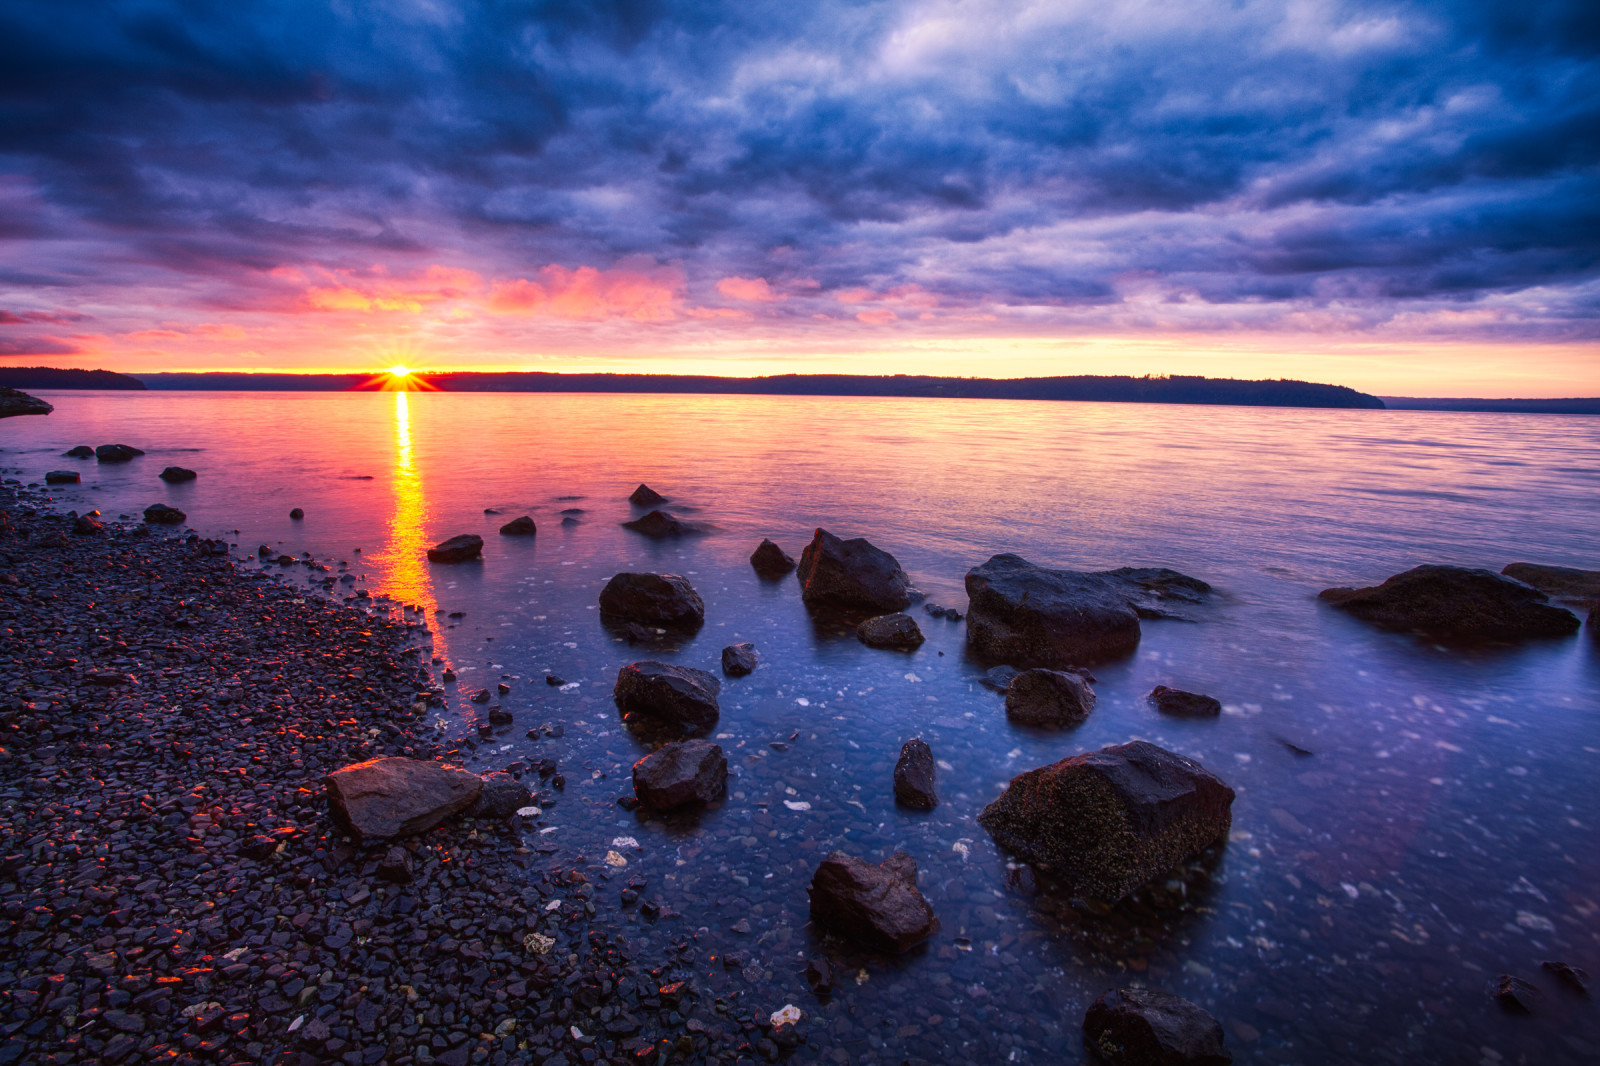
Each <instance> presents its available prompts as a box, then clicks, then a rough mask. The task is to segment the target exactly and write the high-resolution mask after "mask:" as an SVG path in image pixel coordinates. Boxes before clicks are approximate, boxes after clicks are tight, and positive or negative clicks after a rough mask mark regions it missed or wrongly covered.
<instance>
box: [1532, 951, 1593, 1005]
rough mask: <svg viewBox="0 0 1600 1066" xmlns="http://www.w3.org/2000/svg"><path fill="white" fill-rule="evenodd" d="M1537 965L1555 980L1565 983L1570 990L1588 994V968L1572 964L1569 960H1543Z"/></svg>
mask: <svg viewBox="0 0 1600 1066" xmlns="http://www.w3.org/2000/svg"><path fill="white" fill-rule="evenodd" d="M1539 965H1540V966H1542V967H1544V970H1545V972H1546V973H1548V974H1550V975H1551V976H1552V977H1554V978H1555V979H1556V980H1557V981H1560V982H1561V983H1562V984H1564V985H1566V986H1567V987H1568V988H1570V989H1571V990H1572V991H1574V992H1579V993H1582V994H1583V995H1585V996H1587V995H1588V994H1589V971H1588V970H1585V969H1582V968H1580V967H1577V966H1574V965H1572V964H1571V963H1570V962H1553V961H1549V960H1546V961H1545V962H1541V963H1540V964H1539Z"/></svg>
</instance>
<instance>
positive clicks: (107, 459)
mask: <svg viewBox="0 0 1600 1066" xmlns="http://www.w3.org/2000/svg"><path fill="white" fill-rule="evenodd" d="M143 454H144V450H143V449H141V448H135V447H133V445H131V444H102V445H100V447H98V448H96V449H95V450H94V457H95V458H96V459H98V460H99V461H100V462H102V463H125V462H127V461H128V460H129V459H132V458H134V457H135V456H140V455H143Z"/></svg>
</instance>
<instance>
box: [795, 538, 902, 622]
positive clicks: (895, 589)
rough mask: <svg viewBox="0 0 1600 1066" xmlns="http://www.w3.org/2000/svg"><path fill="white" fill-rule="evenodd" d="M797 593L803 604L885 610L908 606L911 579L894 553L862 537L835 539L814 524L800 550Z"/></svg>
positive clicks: (899, 609) (900, 608)
mask: <svg viewBox="0 0 1600 1066" xmlns="http://www.w3.org/2000/svg"><path fill="white" fill-rule="evenodd" d="M799 577H800V598H801V599H802V600H803V601H804V602H805V604H806V606H807V607H830V608H838V609H842V610H850V611H874V612H877V613H880V614H881V613H887V612H891V611H903V610H905V609H906V608H907V607H909V606H911V598H912V597H911V581H910V579H909V578H907V577H906V572H905V571H904V570H902V569H900V564H899V563H898V562H896V561H895V557H894V556H892V555H890V554H889V553H888V552H886V551H884V550H883V549H881V548H877V547H874V546H873V545H872V543H871V542H869V541H868V540H867V539H866V538H865V537H856V538H855V539H854V540H840V539H839V538H838V537H836V536H834V535H833V534H832V533H829V532H828V531H827V530H826V529H818V530H817V532H816V534H815V535H814V536H813V537H812V538H811V543H810V544H807V545H806V547H805V550H804V551H802V552H801V553H800V567H799Z"/></svg>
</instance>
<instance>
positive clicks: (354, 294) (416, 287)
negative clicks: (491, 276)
mask: <svg viewBox="0 0 1600 1066" xmlns="http://www.w3.org/2000/svg"><path fill="white" fill-rule="evenodd" d="M273 273H274V274H276V275H278V276H280V277H284V278H285V279H287V280H291V281H298V280H300V279H301V278H303V277H304V275H303V274H301V273H300V272H299V271H297V270H293V269H283V268H280V270H277V271H274V272H273ZM320 273H321V274H322V276H323V277H324V279H325V280H327V281H330V282H332V284H328V285H313V286H312V287H311V288H308V289H307V290H306V291H305V296H304V299H305V302H306V305H307V306H308V307H310V308H311V309H312V310H316V311H404V312H407V313H410V314H415V313H417V312H418V311H421V310H422V309H423V308H425V307H428V306H429V305H431V304H436V303H442V302H444V301H446V300H456V299H460V298H461V297H463V296H466V295H468V294H470V293H472V292H475V291H477V290H479V289H481V288H482V287H483V278H481V277H480V276H478V275H477V274H475V273H473V272H472V271H470V270H460V269H458V268H455V267H447V266H439V265H437V264H435V265H434V266H430V267H428V268H427V269H426V270H424V271H422V272H421V273H420V274H413V275H412V276H411V277H409V278H389V277H387V272H386V271H385V270H384V269H383V268H382V267H379V268H377V269H376V270H374V271H373V275H372V276H371V277H363V276H357V275H356V274H355V273H354V272H352V271H348V270H336V271H320Z"/></svg>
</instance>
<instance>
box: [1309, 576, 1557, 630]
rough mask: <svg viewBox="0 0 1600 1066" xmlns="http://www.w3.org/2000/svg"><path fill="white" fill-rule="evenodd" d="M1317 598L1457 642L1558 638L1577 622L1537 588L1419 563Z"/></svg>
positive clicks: (1389, 625)
mask: <svg viewBox="0 0 1600 1066" xmlns="http://www.w3.org/2000/svg"><path fill="white" fill-rule="evenodd" d="M1321 596H1322V599H1324V600H1326V601H1328V602H1329V603H1330V604H1332V605H1333V606H1334V607H1336V608H1338V609H1339V610H1341V611H1344V612H1345V613H1347V614H1350V615H1354V616H1355V617H1356V618H1359V619H1361V620H1362V621H1364V622H1367V623H1369V624H1371V625H1374V626H1377V627H1378V628H1379V629H1389V630H1397V631H1401V632H1418V633H1425V634H1428V635H1430V636H1434V637H1443V638H1447V639H1457V640H1494V641H1507V640H1526V639H1530V638H1535V637H1563V636H1566V635H1567V634H1569V633H1575V632H1577V630H1578V625H1579V622H1578V618H1577V616H1576V615H1574V614H1573V613H1572V612H1571V611H1568V610H1566V609H1565V608H1562V607H1556V606H1554V605H1552V604H1551V603H1550V602H1549V598H1548V597H1547V596H1546V595H1545V594H1544V593H1542V592H1540V591H1539V590H1538V589H1536V588H1533V587H1532V586H1529V585H1524V584H1523V583H1522V582H1520V581H1514V580H1512V579H1511V578H1508V577H1502V576H1501V575H1499V574H1497V573H1495V572H1494V571H1493V570H1475V569H1472V568H1469V567H1465V566H1436V565H1425V566H1418V567H1413V568H1412V569H1410V570H1407V571H1406V572H1405V573H1403V574H1396V575H1395V576H1393V577H1391V578H1389V579H1388V580H1387V581H1385V582H1384V583H1383V584H1381V585H1374V586H1371V587H1369V588H1360V589H1348V588H1333V589H1324V590H1323V592H1322V594H1321Z"/></svg>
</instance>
